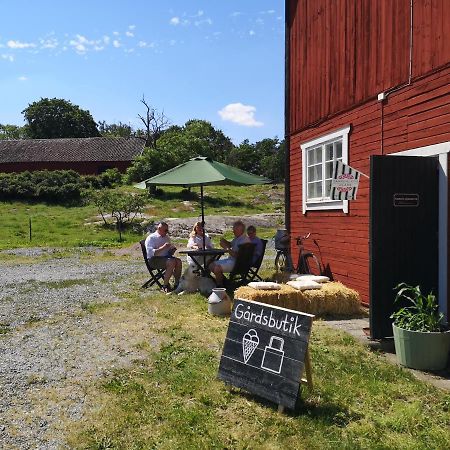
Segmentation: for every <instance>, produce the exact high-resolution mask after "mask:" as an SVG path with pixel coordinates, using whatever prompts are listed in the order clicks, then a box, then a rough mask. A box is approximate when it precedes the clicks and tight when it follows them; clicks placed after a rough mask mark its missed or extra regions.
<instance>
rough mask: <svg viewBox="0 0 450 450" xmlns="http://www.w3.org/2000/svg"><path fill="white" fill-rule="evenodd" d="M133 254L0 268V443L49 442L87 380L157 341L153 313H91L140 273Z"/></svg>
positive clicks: (50, 445)
mask: <svg viewBox="0 0 450 450" xmlns="http://www.w3.org/2000/svg"><path fill="white" fill-rule="evenodd" d="M142 269H143V265H142V263H141V261H140V260H134V259H129V260H126V261H107V262H105V261H103V262H98V261H92V262H86V261H84V262H82V261H80V259H79V258H77V257H70V258H63V259H58V260H50V261H46V262H42V263H35V264H29V265H15V264H7V263H6V264H5V263H3V264H2V271H1V273H0V286H2V289H1V290H0V324H1V331H2V334H0V355H1V356H0V391H1V392H2V395H1V396H0V443H1V444H0V447H1V448H2V449H9V448H11V449H12V448H19V449H31V448H39V449H56V448H61V446H63V444H64V441H63V436H64V428H65V426H66V425H67V423H68V422H70V421H72V420H77V419H78V418H80V417H81V415H82V414H83V408H84V399H85V394H86V391H85V389H86V386H87V385H89V383H92V382H93V380H95V379H98V378H99V377H101V376H104V375H105V374H108V372H109V371H110V370H112V369H114V368H118V367H123V366H128V365H129V364H130V363H131V361H133V360H136V359H139V358H141V357H142V355H141V352H140V351H139V350H138V348H137V346H138V344H140V343H141V341H142V340H145V341H146V342H150V344H151V345H157V344H158V340H157V339H156V337H155V336H154V335H152V333H151V331H150V330H151V323H152V320H153V318H152V317H150V316H149V317H142V316H140V317H133V314H132V313H129V312H126V313H125V312H124V313H123V314H117V313H116V314H114V316H109V315H108V311H107V310H105V312H104V313H102V311H100V312H96V313H95V314H91V313H90V311H91V310H92V308H98V307H99V305H101V304H102V303H104V302H115V301H120V300H122V301H123V300H124V298H123V297H121V294H123V293H125V292H127V291H129V290H130V286H133V288H134V287H135V286H139V285H140V283H142V281H144V278H145V272H144V271H143V270H142Z"/></svg>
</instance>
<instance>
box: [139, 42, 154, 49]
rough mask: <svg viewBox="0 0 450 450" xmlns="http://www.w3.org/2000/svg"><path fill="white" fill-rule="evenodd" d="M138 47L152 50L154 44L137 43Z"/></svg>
mask: <svg viewBox="0 0 450 450" xmlns="http://www.w3.org/2000/svg"><path fill="white" fill-rule="evenodd" d="M138 46H139V47H141V48H153V47H155V43H154V42H146V41H139V42H138Z"/></svg>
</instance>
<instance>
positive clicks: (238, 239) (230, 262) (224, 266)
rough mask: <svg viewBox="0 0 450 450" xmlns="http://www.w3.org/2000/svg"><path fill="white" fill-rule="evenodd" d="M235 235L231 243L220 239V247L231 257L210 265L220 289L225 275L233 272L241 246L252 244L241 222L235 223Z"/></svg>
mask: <svg viewBox="0 0 450 450" xmlns="http://www.w3.org/2000/svg"><path fill="white" fill-rule="evenodd" d="M233 234H234V239H233V240H232V241H231V242H230V241H227V240H226V239H224V238H221V239H220V246H221V247H222V248H223V249H225V250H226V251H227V252H228V253H229V255H230V256H229V257H228V258H225V259H219V260H218V261H214V262H212V263H211V264H210V265H209V269H210V270H211V272H213V273H214V275H215V277H216V284H217V286H218V287H221V286H223V274H224V273H229V272H232V271H233V268H234V264H235V263H236V256H237V254H238V250H239V246H240V245H241V244H246V243H248V242H250V240H249V238H248V236H246V234H245V225H244V223H243V222H242V221H240V220H238V221H236V222H234V224H233Z"/></svg>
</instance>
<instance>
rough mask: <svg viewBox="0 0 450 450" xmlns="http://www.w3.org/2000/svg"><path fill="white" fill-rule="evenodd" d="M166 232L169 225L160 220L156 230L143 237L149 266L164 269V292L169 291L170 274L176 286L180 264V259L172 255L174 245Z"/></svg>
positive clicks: (179, 274)
mask: <svg viewBox="0 0 450 450" xmlns="http://www.w3.org/2000/svg"><path fill="white" fill-rule="evenodd" d="M168 233H169V225H167V223H166V222H161V223H159V224H158V227H157V228H156V231H155V232H154V233H151V234H149V235H148V236H147V238H146V239H145V248H146V250H147V258H148V259H149V263H150V267H153V268H155V269H165V273H164V284H163V287H162V291H163V292H165V293H166V294H168V293H169V292H170V291H171V288H170V284H169V282H170V278H171V277H172V275H173V276H174V278H175V286H174V288H176V287H177V286H178V283H179V281H180V277H181V266H182V263H181V259H179V258H176V257H175V256H173V254H174V253H175V251H176V247H175V246H174V245H173V244H172V243H171V242H170V238H169V236H168Z"/></svg>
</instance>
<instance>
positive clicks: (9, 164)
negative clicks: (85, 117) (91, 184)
mask: <svg viewBox="0 0 450 450" xmlns="http://www.w3.org/2000/svg"><path fill="white" fill-rule="evenodd" d="M144 146H145V139H141V138H134V137H133V138H119V137H118V138H113V137H93V138H67V139H20V140H0V172H24V171H26V170H29V171H34V170H69V169H72V170H75V171H76V172H78V173H80V174H83V175H96V174H99V173H102V172H104V171H105V170H107V169H113V168H116V169H118V170H119V171H120V172H125V170H126V169H127V167H129V166H131V164H133V161H134V160H135V158H136V157H138V156H140V155H141V154H142V152H143V150H144Z"/></svg>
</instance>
